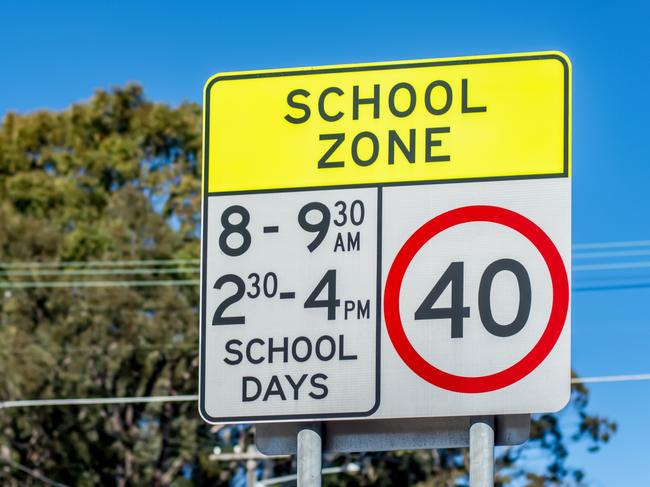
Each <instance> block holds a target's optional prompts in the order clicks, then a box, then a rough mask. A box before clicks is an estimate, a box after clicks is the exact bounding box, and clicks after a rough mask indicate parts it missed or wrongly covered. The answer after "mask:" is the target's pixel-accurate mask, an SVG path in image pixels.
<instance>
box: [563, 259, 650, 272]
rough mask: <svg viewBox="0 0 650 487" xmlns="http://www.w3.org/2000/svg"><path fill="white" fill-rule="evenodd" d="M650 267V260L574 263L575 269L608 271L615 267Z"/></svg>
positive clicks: (578, 270)
mask: <svg viewBox="0 0 650 487" xmlns="http://www.w3.org/2000/svg"><path fill="white" fill-rule="evenodd" d="M648 268H650V261H640V262H620V263H614V264H584V265H574V266H573V267H572V270H573V271H577V272H580V271H607V270H615V269H648Z"/></svg>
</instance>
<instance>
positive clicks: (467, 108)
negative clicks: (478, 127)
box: [461, 78, 487, 113]
mask: <svg viewBox="0 0 650 487" xmlns="http://www.w3.org/2000/svg"><path fill="white" fill-rule="evenodd" d="M461 98H462V109H461V111H462V113H478V112H487V107H485V106H483V107H479V106H476V107H470V106H469V102H468V101H467V100H468V99H469V97H468V96H467V78H463V89H462V96H461Z"/></svg>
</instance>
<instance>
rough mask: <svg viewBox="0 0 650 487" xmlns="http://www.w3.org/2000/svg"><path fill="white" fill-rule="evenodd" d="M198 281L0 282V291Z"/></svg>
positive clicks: (151, 284)
mask: <svg viewBox="0 0 650 487" xmlns="http://www.w3.org/2000/svg"><path fill="white" fill-rule="evenodd" d="M198 285H199V280H198V279H196V280H194V279H187V280H175V279H172V280H148V281H147V280H145V281H31V282H29V281H20V282H0V289H28V288H54V287H63V288H65V287H152V286H198Z"/></svg>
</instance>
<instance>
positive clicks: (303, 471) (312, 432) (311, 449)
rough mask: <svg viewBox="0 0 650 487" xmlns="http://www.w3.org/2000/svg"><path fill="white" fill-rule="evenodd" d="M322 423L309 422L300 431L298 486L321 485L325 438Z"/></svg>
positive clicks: (316, 486) (317, 486)
mask: <svg viewBox="0 0 650 487" xmlns="http://www.w3.org/2000/svg"><path fill="white" fill-rule="evenodd" d="M321 434H322V428H321V424H320V423H307V424H304V425H301V426H300V429H299V431H298V487H320V485H321V472H322V458H323V440H322V436H321Z"/></svg>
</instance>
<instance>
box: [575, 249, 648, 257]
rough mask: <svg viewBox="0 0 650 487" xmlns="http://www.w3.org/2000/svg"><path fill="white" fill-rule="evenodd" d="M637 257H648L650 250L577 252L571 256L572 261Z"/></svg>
mask: <svg viewBox="0 0 650 487" xmlns="http://www.w3.org/2000/svg"><path fill="white" fill-rule="evenodd" d="M639 255H650V249H643V250H613V251H611V252H577V253H574V254H573V258H574V259H603V258H605V259H609V258H612V257H634V256H639Z"/></svg>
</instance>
